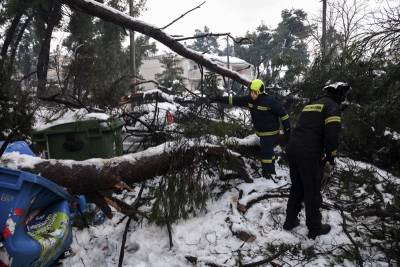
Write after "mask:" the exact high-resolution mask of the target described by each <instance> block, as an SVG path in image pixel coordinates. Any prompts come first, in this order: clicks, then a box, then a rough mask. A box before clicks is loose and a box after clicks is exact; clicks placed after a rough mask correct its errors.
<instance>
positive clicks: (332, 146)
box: [283, 82, 350, 239]
mask: <svg viewBox="0 0 400 267" xmlns="http://www.w3.org/2000/svg"><path fill="white" fill-rule="evenodd" d="M349 89H350V86H349V85H348V84H347V83H342V82H338V83H333V84H329V85H327V86H325V87H324V91H325V92H326V94H325V96H323V97H321V98H319V99H317V100H316V101H315V102H313V103H311V104H309V105H306V106H305V107H304V108H303V110H302V112H301V114H300V117H299V120H298V123H297V125H296V127H295V128H294V130H293V132H292V135H291V138H290V141H289V144H288V146H287V154H288V158H289V167H290V179H291V181H292V186H291V188H290V196H289V200H288V203H287V209H286V221H285V223H284V225H283V228H284V229H285V230H291V229H293V228H295V227H296V226H298V225H299V220H298V218H297V215H298V214H299V212H300V210H301V203H302V202H303V201H304V204H305V211H306V225H307V227H308V230H309V232H308V237H309V238H312V239H315V237H316V236H318V235H324V234H327V233H328V232H329V231H330V229H331V227H330V225H329V224H322V223H321V213H320V211H319V208H320V206H321V204H322V196H321V192H320V191H321V179H322V173H323V166H324V165H325V163H326V162H329V163H330V164H331V165H333V164H334V157H335V155H336V150H337V148H338V138H339V131H340V127H341V117H340V112H341V110H340V104H341V103H342V102H343V101H344V100H345V97H346V94H347V92H348V91H349Z"/></svg>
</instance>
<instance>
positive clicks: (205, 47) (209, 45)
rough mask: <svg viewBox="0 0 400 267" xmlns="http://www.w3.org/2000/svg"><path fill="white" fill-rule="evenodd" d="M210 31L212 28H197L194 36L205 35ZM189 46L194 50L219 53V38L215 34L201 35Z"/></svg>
mask: <svg viewBox="0 0 400 267" xmlns="http://www.w3.org/2000/svg"><path fill="white" fill-rule="evenodd" d="M210 33H211V31H210V28H208V27H207V26H204V29H203V30H199V29H196V30H195V34H194V36H204V35H207V34H210ZM188 47H189V48H191V49H193V50H196V51H199V52H203V53H209V54H218V52H219V44H218V39H217V37H215V36H205V37H199V38H197V39H196V40H195V41H194V42H193V44H192V45H189V46H188Z"/></svg>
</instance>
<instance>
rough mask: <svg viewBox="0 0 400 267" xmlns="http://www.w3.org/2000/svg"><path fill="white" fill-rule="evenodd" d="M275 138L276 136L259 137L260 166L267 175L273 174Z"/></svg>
mask: <svg viewBox="0 0 400 267" xmlns="http://www.w3.org/2000/svg"><path fill="white" fill-rule="evenodd" d="M276 138H277V137H276V135H272V136H260V146H261V166H262V168H263V171H264V172H266V173H269V174H275V153H274V145H275V141H276Z"/></svg>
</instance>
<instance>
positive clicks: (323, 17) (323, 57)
mask: <svg viewBox="0 0 400 267" xmlns="http://www.w3.org/2000/svg"><path fill="white" fill-rule="evenodd" d="M326 2H327V0H322V37H321V56H322V64H323V65H324V66H325V56H326Z"/></svg>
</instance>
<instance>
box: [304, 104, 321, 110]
mask: <svg viewBox="0 0 400 267" xmlns="http://www.w3.org/2000/svg"><path fill="white" fill-rule="evenodd" d="M323 108H324V104H313V105H307V106H305V107H304V108H303V112H309V111H314V112H322V109H323Z"/></svg>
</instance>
